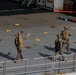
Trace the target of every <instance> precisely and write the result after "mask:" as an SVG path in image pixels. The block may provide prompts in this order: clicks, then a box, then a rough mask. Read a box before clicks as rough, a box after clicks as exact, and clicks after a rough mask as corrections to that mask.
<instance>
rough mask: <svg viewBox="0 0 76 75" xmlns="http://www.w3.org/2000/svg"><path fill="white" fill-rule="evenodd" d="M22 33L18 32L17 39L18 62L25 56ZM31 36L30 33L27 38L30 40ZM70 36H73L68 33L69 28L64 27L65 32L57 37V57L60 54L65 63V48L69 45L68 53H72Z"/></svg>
mask: <svg viewBox="0 0 76 75" xmlns="http://www.w3.org/2000/svg"><path fill="white" fill-rule="evenodd" d="M22 33H23V32H22V31H20V32H18V33H17V35H16V38H15V46H16V48H17V52H18V53H17V56H16V60H19V59H20V58H21V60H23V56H22V51H23V47H24V46H23V36H22ZM29 35H30V33H28V34H27V36H26V38H28V37H29ZM69 36H71V34H70V33H69V32H68V28H67V27H64V30H63V31H62V32H61V33H59V34H58V35H57V39H56V40H55V56H57V55H58V53H59V54H61V55H62V59H63V60H64V61H65V60H66V58H65V56H64V47H65V45H67V53H68V54H69V53H70V42H69ZM56 60H57V58H56V57H55V61H56Z"/></svg>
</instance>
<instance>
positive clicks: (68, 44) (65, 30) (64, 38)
mask: <svg viewBox="0 0 76 75" xmlns="http://www.w3.org/2000/svg"><path fill="white" fill-rule="evenodd" d="M61 36H62V39H63V40H64V41H66V42H63V43H62V48H64V46H65V44H66V45H67V53H69V52H70V42H69V36H71V35H70V33H69V32H68V28H67V27H64V31H62V33H61Z"/></svg>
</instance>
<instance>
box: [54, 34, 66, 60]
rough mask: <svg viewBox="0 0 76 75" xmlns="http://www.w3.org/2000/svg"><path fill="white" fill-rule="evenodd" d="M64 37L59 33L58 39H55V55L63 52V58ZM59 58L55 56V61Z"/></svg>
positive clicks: (63, 57)
mask: <svg viewBox="0 0 76 75" xmlns="http://www.w3.org/2000/svg"><path fill="white" fill-rule="evenodd" d="M62 42H63V41H62V38H61V36H60V34H58V35H57V39H56V40H55V56H56V55H58V53H60V52H61V55H62V59H63V60H65V56H64V51H63V50H62ZM56 60H57V58H56V57H55V61H56Z"/></svg>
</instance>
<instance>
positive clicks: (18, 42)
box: [15, 32, 23, 60]
mask: <svg viewBox="0 0 76 75" xmlns="http://www.w3.org/2000/svg"><path fill="white" fill-rule="evenodd" d="M15 45H16V47H17V51H18V53H17V56H16V60H18V59H19V58H21V59H23V56H22V50H23V37H22V34H21V32H19V33H18V36H17V37H16V39H15Z"/></svg>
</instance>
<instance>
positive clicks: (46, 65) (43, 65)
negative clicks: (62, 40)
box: [0, 54, 76, 75]
mask: <svg viewBox="0 0 76 75" xmlns="http://www.w3.org/2000/svg"><path fill="white" fill-rule="evenodd" d="M55 57H56V58H57V59H58V61H57V62H55V61H54V58H55ZM65 57H66V58H67V61H62V56H61V55H58V56H49V57H39V58H29V59H24V60H23V61H21V60H18V62H17V63H15V62H14V61H2V62H0V65H1V68H0V75H31V74H33V75H34V74H35V75H36V74H42V73H45V75H47V74H46V73H47V72H50V73H64V72H66V71H67V72H69V71H75V70H76V54H68V55H65Z"/></svg>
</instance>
